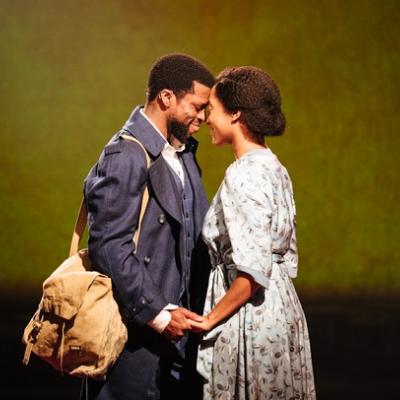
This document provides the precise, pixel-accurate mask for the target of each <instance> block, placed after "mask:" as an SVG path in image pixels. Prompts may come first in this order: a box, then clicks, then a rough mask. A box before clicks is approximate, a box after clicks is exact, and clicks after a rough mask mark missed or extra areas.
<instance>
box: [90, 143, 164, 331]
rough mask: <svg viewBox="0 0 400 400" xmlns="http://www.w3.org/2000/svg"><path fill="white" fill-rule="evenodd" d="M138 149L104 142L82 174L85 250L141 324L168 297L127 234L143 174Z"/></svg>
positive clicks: (123, 306)
mask: <svg viewBox="0 0 400 400" xmlns="http://www.w3.org/2000/svg"><path fill="white" fill-rule="evenodd" d="M147 174H148V172H147V165H146V159H145V155H144V153H143V150H142V149H141V148H140V147H139V145H138V144H136V143H131V142H128V141H123V140H122V141H119V142H115V143H112V144H109V145H107V146H106V147H105V149H104V151H103V153H102V154H101V156H100V158H99V161H98V163H97V165H96V166H95V167H94V168H93V169H92V170H91V172H90V173H89V175H88V177H87V178H86V180H85V187H84V192H85V199H86V206H87V210H88V226H89V240H88V248H89V256H90V259H91V261H92V263H93V264H94V265H95V267H96V269H98V270H99V271H100V272H102V273H104V274H106V275H108V276H109V277H111V279H112V282H113V288H114V292H115V296H116V299H117V301H118V303H119V305H120V309H121V314H122V315H123V317H124V318H125V319H126V320H127V321H133V322H135V323H137V324H139V325H145V324H146V323H147V322H148V321H149V320H151V319H153V318H154V317H155V316H156V315H157V314H158V313H159V312H160V311H161V310H162V309H163V308H164V306H165V305H166V304H167V303H168V302H167V301H166V300H165V298H164V297H163V295H162V294H161V291H160V290H159V288H158V286H157V285H156V284H155V283H154V281H153V279H152V277H151V276H150V274H149V273H148V270H147V269H146V266H145V265H144V263H143V260H139V259H138V257H137V256H136V255H135V254H134V250H135V245H134V243H133V235H134V232H135V230H136V226H137V223H138V218H139V212H140V206H141V200H142V195H143V191H144V187H145V184H146V180H147Z"/></svg>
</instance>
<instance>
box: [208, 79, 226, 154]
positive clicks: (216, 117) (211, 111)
mask: <svg viewBox="0 0 400 400" xmlns="http://www.w3.org/2000/svg"><path fill="white" fill-rule="evenodd" d="M207 124H208V126H209V127H210V134H211V142H212V144H214V145H216V146H221V145H223V144H226V143H232V114H229V113H228V112H226V111H225V109H224V106H223V105H222V103H221V102H220V101H219V99H218V97H217V96H216V94H215V86H214V87H213V88H212V89H211V94H210V98H209V102H208V116H207Z"/></svg>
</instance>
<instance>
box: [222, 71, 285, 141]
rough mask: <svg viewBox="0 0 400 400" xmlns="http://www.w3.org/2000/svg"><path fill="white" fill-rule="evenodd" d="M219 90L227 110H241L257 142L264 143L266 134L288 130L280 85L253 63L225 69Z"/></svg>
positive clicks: (276, 134)
mask: <svg viewBox="0 0 400 400" xmlns="http://www.w3.org/2000/svg"><path fill="white" fill-rule="evenodd" d="M215 93H216V95H217V97H218V99H219V100H220V101H221V103H222V104H223V106H224V108H225V110H226V111H228V112H232V113H233V112H236V111H240V112H241V118H242V120H243V122H244V123H245V125H246V126H247V128H248V130H249V133H250V134H251V135H252V136H253V138H254V139H255V140H256V141H257V143H264V136H278V135H282V133H283V132H284V130H285V126H286V120H285V116H284V114H283V112H282V110H281V96H280V93H279V89H278V86H277V85H276V83H275V82H274V81H273V79H272V78H271V77H270V76H269V75H268V74H266V73H265V72H264V71H263V70H261V69H259V68H256V67H252V66H243V67H233V68H225V69H224V70H223V71H222V72H221V73H220V74H219V75H218V76H217V79H216V84H215Z"/></svg>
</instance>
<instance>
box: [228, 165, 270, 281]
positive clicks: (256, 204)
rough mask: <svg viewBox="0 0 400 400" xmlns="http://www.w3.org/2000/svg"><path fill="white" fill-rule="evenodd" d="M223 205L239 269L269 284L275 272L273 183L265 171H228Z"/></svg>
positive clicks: (233, 257)
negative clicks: (273, 266)
mask: <svg viewBox="0 0 400 400" xmlns="http://www.w3.org/2000/svg"><path fill="white" fill-rule="evenodd" d="M221 200H222V208H223V212H224V222H225V225H226V230H227V235H228V236H229V238H228V239H229V241H230V243H231V246H232V248H231V250H232V261H233V263H234V264H235V265H236V268H237V270H238V271H242V272H245V273H247V274H249V275H251V276H252V277H253V278H254V280H255V281H256V282H257V283H259V284H260V285H262V286H264V287H268V284H269V278H270V276H271V271H272V240H271V220H272V213H273V203H272V184H271V181H270V179H269V178H268V177H267V175H266V174H263V173H262V171H259V170H252V169H244V170H243V171H241V172H239V173H238V171H235V172H233V173H232V172H230V171H229V170H228V171H227V174H226V176H225V179H224V184H223V187H222V188H221Z"/></svg>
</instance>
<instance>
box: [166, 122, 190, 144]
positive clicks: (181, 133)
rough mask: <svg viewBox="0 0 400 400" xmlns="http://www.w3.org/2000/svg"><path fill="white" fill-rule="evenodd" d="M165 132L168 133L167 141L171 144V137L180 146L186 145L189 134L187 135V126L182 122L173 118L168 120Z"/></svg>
mask: <svg viewBox="0 0 400 400" xmlns="http://www.w3.org/2000/svg"><path fill="white" fill-rule="evenodd" d="M167 132H168V139H169V140H168V141H169V142H171V140H172V138H171V135H172V136H173V137H174V138H176V139H177V140H179V142H181V143H182V144H186V143H187V141H188V139H189V137H190V134H189V126H187V125H185V124H184V123H183V122H179V121H177V120H176V119H175V118H169V119H168V121H167Z"/></svg>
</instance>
